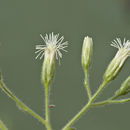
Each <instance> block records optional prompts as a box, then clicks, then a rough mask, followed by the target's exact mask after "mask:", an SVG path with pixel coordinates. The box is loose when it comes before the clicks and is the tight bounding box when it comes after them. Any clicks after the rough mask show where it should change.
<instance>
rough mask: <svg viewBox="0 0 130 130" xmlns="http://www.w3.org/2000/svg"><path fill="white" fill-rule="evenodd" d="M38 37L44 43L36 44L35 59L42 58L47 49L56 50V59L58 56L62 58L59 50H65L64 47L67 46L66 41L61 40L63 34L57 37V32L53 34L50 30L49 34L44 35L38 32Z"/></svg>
mask: <svg viewBox="0 0 130 130" xmlns="http://www.w3.org/2000/svg"><path fill="white" fill-rule="evenodd" d="M40 37H41V38H42V40H43V41H44V42H45V45H36V50H37V51H36V52H35V53H36V54H37V56H36V59H37V58H38V57H40V59H42V58H43V56H44V54H45V51H46V50H47V49H49V50H50V51H55V52H56V59H58V57H59V58H62V53H61V52H60V50H63V51H65V52H67V51H66V50H65V48H66V47H67V46H68V41H66V42H63V40H64V37H63V36H62V37H60V38H59V34H56V35H54V33H53V32H52V33H50V34H49V35H47V34H46V35H45V37H43V36H42V34H40Z"/></svg>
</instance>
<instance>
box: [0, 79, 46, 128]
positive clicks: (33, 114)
mask: <svg viewBox="0 0 130 130" xmlns="http://www.w3.org/2000/svg"><path fill="white" fill-rule="evenodd" d="M0 87H1V88H2V90H3V91H4V92H5V93H6V94H7V95H8V96H9V97H10V98H11V99H13V101H15V102H16V105H17V106H18V107H19V108H20V109H21V110H23V111H26V112H27V113H29V114H30V115H31V116H33V117H34V118H36V119H37V120H39V121H40V122H41V123H42V124H44V125H45V126H46V125H47V123H46V121H45V120H44V119H43V118H42V117H41V116H39V115H38V114H37V113H35V112H34V111H33V110H31V109H30V108H29V107H28V106H26V105H25V104H24V103H23V102H21V101H20V100H19V99H18V98H17V97H16V96H15V95H14V94H13V93H12V92H11V91H10V90H9V89H8V88H7V87H6V86H5V85H4V83H3V82H2V81H1V80H0Z"/></svg>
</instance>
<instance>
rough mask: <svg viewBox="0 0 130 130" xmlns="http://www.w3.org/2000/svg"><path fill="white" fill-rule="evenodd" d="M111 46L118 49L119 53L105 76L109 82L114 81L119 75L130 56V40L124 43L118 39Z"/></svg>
mask: <svg viewBox="0 0 130 130" xmlns="http://www.w3.org/2000/svg"><path fill="white" fill-rule="evenodd" d="M111 46H114V47H116V48H117V49H118V51H117V53H116V55H115V57H114V58H113V59H112V61H111V62H110V64H109V65H108V67H107V70H106V72H105V74H104V79H105V80H108V81H110V80H113V79H114V78H115V77H116V76H117V75H118V73H119V72H120V70H121V69H122V67H123V65H124V63H125V62H126V60H127V58H128V57H129V56H130V41H129V40H125V39H124V41H123V43H122V42H121V39H120V38H117V39H116V40H114V41H113V42H112V44H111Z"/></svg>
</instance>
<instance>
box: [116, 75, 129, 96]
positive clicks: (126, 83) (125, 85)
mask: <svg viewBox="0 0 130 130" xmlns="http://www.w3.org/2000/svg"><path fill="white" fill-rule="evenodd" d="M129 92H130V76H129V77H128V78H127V79H126V80H125V81H124V82H123V84H122V85H121V87H120V89H119V90H117V91H116V93H115V95H118V96H121V95H126V94H127V93H129Z"/></svg>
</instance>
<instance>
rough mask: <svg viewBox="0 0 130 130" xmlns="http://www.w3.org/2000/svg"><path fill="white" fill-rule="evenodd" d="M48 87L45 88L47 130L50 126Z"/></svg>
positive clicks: (49, 129)
mask: <svg viewBox="0 0 130 130" xmlns="http://www.w3.org/2000/svg"><path fill="white" fill-rule="evenodd" d="M49 88H50V86H49V85H46V86H45V116H46V122H47V126H48V128H47V129H48V130H51V124H50V111H49Z"/></svg>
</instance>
